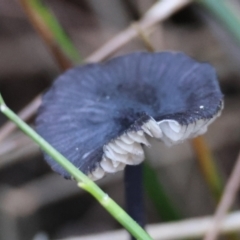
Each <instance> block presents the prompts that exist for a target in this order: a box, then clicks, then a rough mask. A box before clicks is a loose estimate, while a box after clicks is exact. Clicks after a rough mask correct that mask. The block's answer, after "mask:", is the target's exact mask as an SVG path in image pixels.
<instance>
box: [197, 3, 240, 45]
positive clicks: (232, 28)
mask: <svg viewBox="0 0 240 240" xmlns="http://www.w3.org/2000/svg"><path fill="white" fill-rule="evenodd" d="M198 3H200V4H202V5H203V6H204V7H205V8H206V9H207V10H209V11H210V12H211V13H212V14H214V16H215V17H217V19H219V21H221V22H222V23H223V24H224V25H225V26H226V28H227V30H228V31H229V32H230V33H231V34H232V35H233V36H234V37H235V39H236V40H237V41H238V42H239V43H240V27H239V26H240V18H239V16H237V15H236V14H235V13H234V11H232V9H231V6H230V1H226V0H225V1H223V0H198Z"/></svg>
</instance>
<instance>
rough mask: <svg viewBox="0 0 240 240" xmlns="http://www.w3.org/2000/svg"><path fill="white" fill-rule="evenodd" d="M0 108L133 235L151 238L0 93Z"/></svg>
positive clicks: (140, 237) (148, 239) (147, 239)
mask: <svg viewBox="0 0 240 240" xmlns="http://www.w3.org/2000/svg"><path fill="white" fill-rule="evenodd" d="M0 110H1V112H2V113H3V114H4V115H6V116H7V117H8V118H9V119H10V120H11V121H13V122H14V123H15V124H16V125H17V126H18V127H19V128H20V129H21V130H22V131H23V132H24V133H25V134H26V135H28V136H29V137H30V138H31V139H32V140H33V141H34V142H36V143H37V144H38V145H39V146H40V147H41V148H42V149H43V150H44V151H45V152H46V153H47V154H49V156H51V157H52V158H53V159H54V160H55V161H56V162H57V163H58V164H60V165H61V166H62V167H63V168H64V169H66V170H67V171H68V172H69V173H70V174H71V175H72V177H73V178H74V179H75V180H76V181H77V182H78V185H79V186H80V187H82V188H83V189H85V190H86V191H87V192H89V193H90V194H92V195H93V196H94V197H95V198H96V199H97V200H98V201H99V203H100V204H101V205H102V206H103V207H104V208H105V209H106V210H107V211H108V212H109V213H110V214H111V215H112V216H113V217H114V218H115V219H116V220H117V221H118V222H119V223H120V224H122V225H123V226H124V228H125V229H127V230H128V231H129V232H130V233H131V234H132V235H133V236H134V237H136V238H137V239H141V240H152V238H151V237H150V236H149V235H148V233H146V232H145V231H144V230H143V229H142V228H141V227H140V226H139V225H138V224H137V223H136V222H135V221H134V220H133V219H132V218H131V217H130V216H129V215H128V214H127V213H126V212H125V211H124V210H123V209H122V208H121V207H119V205H117V203H116V202H114V201H113V200H112V199H111V198H110V197H109V196H108V195H107V194H106V193H104V192H103V191H102V190H101V189H100V188H99V187H98V186H97V185H96V184H95V183H94V182H93V181H92V180H90V179H89V178H88V177H87V176H86V175H85V174H83V173H82V172H81V171H80V170H78V169H77V168H76V167H75V166H74V165H73V164H72V163H71V162H70V161H68V160H67V159H66V158H65V157H64V156H63V155H62V154H60V153H59V152H58V151H57V150H56V149H54V148H53V147H52V146H51V145H50V144H49V143H48V142H47V141H45V140H44V139H43V138H42V137H41V136H40V135H38V134H37V133H36V132H35V131H34V130H33V129H32V128H30V127H29V126H28V125H27V124H26V123H25V122H24V121H22V120H21V119H20V118H19V117H18V116H17V115H16V114H15V113H14V112H13V111H12V110H11V109H9V108H8V107H7V106H6V105H5V104H4V100H3V98H2V96H1V94H0Z"/></svg>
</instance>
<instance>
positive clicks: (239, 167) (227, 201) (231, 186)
mask: <svg viewBox="0 0 240 240" xmlns="http://www.w3.org/2000/svg"><path fill="white" fill-rule="evenodd" d="M239 187H240V153H239V156H238V158H237V161H236V164H235V166H234V167H233V171H232V173H231V176H230V178H229V179H228V182H227V185H226V187H225V189H224V192H223V196H222V198H221V201H220V203H219V205H218V207H217V210H216V213H215V215H214V218H213V223H212V224H211V227H210V228H209V231H208V232H207V234H206V236H205V238H204V240H215V239H216V238H217V236H218V234H219V232H220V230H221V227H222V222H223V221H224V218H225V217H226V215H227V212H228V211H229V209H230V207H231V206H232V204H233V202H234V200H235V198H236V195H237V191H238V189H239Z"/></svg>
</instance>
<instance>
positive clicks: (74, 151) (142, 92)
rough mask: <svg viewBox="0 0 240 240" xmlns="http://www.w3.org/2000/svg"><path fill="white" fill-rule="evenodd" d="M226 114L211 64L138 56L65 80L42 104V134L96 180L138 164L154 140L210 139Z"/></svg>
mask: <svg viewBox="0 0 240 240" xmlns="http://www.w3.org/2000/svg"><path fill="white" fill-rule="evenodd" d="M222 109H223V95H222V93H221V91H220V88H219V84H218V81H217V76H216V73H215V70H214V69H213V68H212V67H211V66H210V65H209V64H207V63H199V62H197V61H195V60H194V59H192V58H190V57H188V56H186V55H185V54H183V53H179V52H161V53H147V52H136V53H131V54H128V55H124V56H120V57H115V58H113V59H111V60H109V61H107V62H105V63H99V64H86V65H83V66H79V67H75V68H73V69H71V70H68V71H66V72H65V73H63V74H62V75H61V76H60V77H58V78H57V79H56V81H55V82H54V83H53V85H52V87H51V88H50V89H49V90H48V91H47V92H46V94H45V95H44V97H43V100H42V105H41V107H40V109H39V111H38V116H37V119H36V129H37V131H38V133H39V134H40V135H42V136H43V137H44V138H45V139H46V140H47V141H48V142H49V143H50V144H52V145H53V146H54V147H55V148H56V149H57V150H58V151H59V152H61V153H62V154H63V155H64V156H65V157H66V158H68V159H69V160H70V161H71V162H72V163H73V164H74V165H75V166H76V167H77V168H78V169H80V170H81V171H83V172H84V173H85V174H87V175H88V176H89V177H90V178H91V179H93V180H97V179H100V178H102V177H103V176H104V175H105V174H106V173H114V172H117V171H121V170H123V169H124V168H125V166H126V165H137V164H140V163H141V162H142V161H143V160H144V150H143V146H149V142H148V139H149V138H155V139H157V140H159V141H162V142H164V143H165V144H167V145H173V144H177V143H180V142H182V141H184V140H186V139H188V138H193V137H196V136H198V135H200V134H203V133H205V132H206V131H207V127H208V126H209V124H210V123H212V122H213V121H214V120H215V119H216V118H217V117H218V116H219V115H220V114H221V110H222ZM45 159H46V161H47V162H48V163H49V164H50V165H51V167H52V169H53V170H55V171H56V172H58V173H60V174H61V175H63V176H64V177H65V178H69V177H70V176H69V174H68V173H67V172H66V171H65V170H64V169H63V168H62V167H61V166H60V165H58V164H57V163H56V162H55V161H53V159H51V157H49V156H48V155H47V154H45Z"/></svg>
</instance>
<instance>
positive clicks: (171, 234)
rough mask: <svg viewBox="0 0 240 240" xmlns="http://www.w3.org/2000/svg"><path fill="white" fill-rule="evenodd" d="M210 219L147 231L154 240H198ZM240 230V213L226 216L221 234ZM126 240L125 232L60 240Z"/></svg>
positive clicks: (174, 223) (184, 221)
mask: <svg viewBox="0 0 240 240" xmlns="http://www.w3.org/2000/svg"><path fill="white" fill-rule="evenodd" d="M213 221H214V220H213V218H212V217H201V218H193V219H189V220H183V221H178V222H173V223H165V224H150V225H148V226H147V231H148V232H149V234H151V236H152V237H153V238H154V239H156V240H171V239H174V240H177V239H186V238H199V237H202V236H204V234H205V233H206V232H207V231H208V229H209V226H210V225H211V224H212V223H213ZM239 230H240V211H236V212H234V213H231V214H229V215H227V216H226V218H225V219H224V221H223V223H222V225H221V227H220V232H221V233H230V232H233V231H239ZM80 239H81V240H112V239H114V240H127V239H129V236H128V234H127V232H126V231H125V230H116V231H111V232H106V233H97V234H96V235H88V236H81V237H70V238H65V239H61V240H80Z"/></svg>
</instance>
